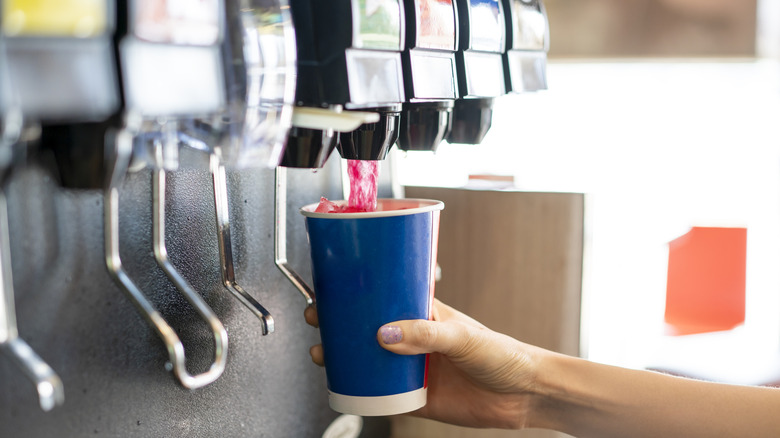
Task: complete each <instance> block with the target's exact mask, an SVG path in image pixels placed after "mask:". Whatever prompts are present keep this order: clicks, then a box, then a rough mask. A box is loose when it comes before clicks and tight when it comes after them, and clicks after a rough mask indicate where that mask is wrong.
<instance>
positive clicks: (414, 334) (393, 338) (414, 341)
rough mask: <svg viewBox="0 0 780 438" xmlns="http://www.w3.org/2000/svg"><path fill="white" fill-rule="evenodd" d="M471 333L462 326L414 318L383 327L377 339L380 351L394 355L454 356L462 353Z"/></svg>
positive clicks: (465, 326) (378, 332)
mask: <svg viewBox="0 0 780 438" xmlns="http://www.w3.org/2000/svg"><path fill="white" fill-rule="evenodd" d="M471 332H472V330H471V329H470V328H469V327H468V326H467V325H464V324H459V323H454V322H439V321H426V320H423V319H418V320H407V321H396V322H393V323H390V324H385V325H383V326H382V327H380V328H379V330H378V331H377V339H378V340H379V344H380V345H381V346H382V348H384V349H386V350H389V351H392V352H393V353H397V354H404V355H409V354H423V353H433V352H436V353H442V354H445V355H447V356H452V357H458V356H461V355H463V354H465V353H464V350H465V349H466V347H467V346H468V344H469V342H471V337H473V336H474V334H473V333H471Z"/></svg>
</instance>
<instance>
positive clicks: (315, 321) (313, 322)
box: [303, 304, 320, 327]
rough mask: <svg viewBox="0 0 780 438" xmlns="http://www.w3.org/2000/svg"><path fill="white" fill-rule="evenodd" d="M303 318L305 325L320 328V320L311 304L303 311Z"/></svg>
mask: <svg viewBox="0 0 780 438" xmlns="http://www.w3.org/2000/svg"><path fill="white" fill-rule="evenodd" d="M303 317H304V318H305V319H306V323H307V324H309V325H310V326H313V327H319V326H320V320H319V317H318V316H317V308H316V307H314V305H313V304H312V305H311V306H309V307H307V308H306V310H304V311H303Z"/></svg>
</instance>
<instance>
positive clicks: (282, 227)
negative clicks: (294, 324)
mask: <svg viewBox="0 0 780 438" xmlns="http://www.w3.org/2000/svg"><path fill="white" fill-rule="evenodd" d="M274 200H275V202H274V219H275V221H274V222H275V225H274V262H275V263H276V266H277V267H278V268H279V270H280V271H282V273H283V274H284V276H285V277H287V279H288V280H290V282H291V283H292V284H293V286H295V288H296V289H297V290H298V292H300V293H301V295H303V298H304V299H305V300H306V305H307V306H311V305H312V304H314V290H313V289H312V288H311V287H310V286H309V285H308V284H306V281H304V279H303V278H302V277H301V276H300V275H298V273H297V272H295V271H294V270H293V269H292V268H291V267H290V266H289V265H288V264H287V168H285V167H283V166H278V167H277V168H276V188H275V190H274Z"/></svg>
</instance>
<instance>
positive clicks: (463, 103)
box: [447, 98, 493, 144]
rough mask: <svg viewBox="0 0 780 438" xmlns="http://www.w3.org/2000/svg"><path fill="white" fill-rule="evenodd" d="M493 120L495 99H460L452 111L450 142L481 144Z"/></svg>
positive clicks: (448, 139) (448, 137) (448, 138)
mask: <svg viewBox="0 0 780 438" xmlns="http://www.w3.org/2000/svg"><path fill="white" fill-rule="evenodd" d="M492 120H493V99H492V98H487V99H459V100H456V101H455V108H454V110H453V111H452V130H451V131H450V134H449V135H448V136H447V141H448V142H450V143H463V144H480V143H482V140H483V139H484V138H485V135H486V134H487V132H488V131H489V130H490V125H491V124H492Z"/></svg>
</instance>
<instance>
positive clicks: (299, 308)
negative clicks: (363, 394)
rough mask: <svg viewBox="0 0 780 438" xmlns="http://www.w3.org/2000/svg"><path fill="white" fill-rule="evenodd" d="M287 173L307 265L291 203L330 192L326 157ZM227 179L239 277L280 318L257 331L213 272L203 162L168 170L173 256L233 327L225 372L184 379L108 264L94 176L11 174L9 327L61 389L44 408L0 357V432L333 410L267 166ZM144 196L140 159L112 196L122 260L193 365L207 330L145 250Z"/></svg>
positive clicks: (271, 428)
mask: <svg viewBox="0 0 780 438" xmlns="http://www.w3.org/2000/svg"><path fill="white" fill-rule="evenodd" d="M183 153H184V152H183ZM386 173H389V172H386ZM288 174H289V181H290V191H289V194H288V200H289V202H288V221H289V223H288V230H289V231H288V233H289V254H288V255H289V259H290V263H291V265H293V266H294V267H296V269H297V270H298V271H299V272H300V273H301V274H302V275H304V276H306V277H307V278H309V276H310V269H309V254H308V245H307V243H306V235H305V229H304V221H303V217H302V216H300V215H299V214H298V212H297V210H298V207H299V206H302V205H304V204H308V203H311V202H314V201H316V200H317V199H318V198H319V196H321V195H322V196H327V197H329V198H331V199H339V198H341V193H340V190H341V180H340V178H341V175H340V171H339V166H338V158H335V159H332V160H331V161H330V162H329V163H328V165H326V167H325V168H323V169H319V170H318V171H317V172H316V173H314V172H312V171H311V170H304V169H290V171H289V172H288ZM228 185H229V196H230V214H231V218H232V221H233V225H234V228H233V229H232V232H233V235H232V237H233V249H234V254H233V256H234V260H235V262H236V276H237V279H238V281H240V282H241V284H242V286H243V287H244V288H245V289H246V290H247V291H248V292H249V293H250V294H252V295H253V296H255V297H256V298H257V299H258V301H260V302H261V303H263V305H265V306H266V307H267V308H268V309H269V310H270V311H271V312H272V314H273V315H274V318H275V320H276V332H275V333H273V334H270V335H268V336H262V335H261V325H260V322H259V321H258V320H257V318H256V317H255V316H254V315H253V314H252V313H251V312H249V311H248V310H246V309H245V308H244V306H243V305H242V304H241V303H240V302H238V300H236V299H235V298H234V297H233V296H232V295H230V293H229V292H228V291H227V290H225V289H224V288H223V286H222V283H221V277H220V275H221V274H220V267H219V264H218V263H219V253H218V247H217V236H216V227H215V212H214V201H213V192H212V181H211V175H210V174H209V173H208V172H207V171H205V170H183V171H178V172H173V173H171V174H169V177H168V205H167V223H168V230H169V231H168V239H167V244H168V250H169V253H170V258H171V261H172V262H173V264H174V265H175V266H176V267H177V268H178V269H179V270H180V272H181V273H182V275H183V276H184V277H185V278H186V279H187V281H189V282H190V283H191V284H192V286H193V287H194V288H195V290H197V291H199V292H200V293H201V294H202V295H203V297H204V298H205V300H206V301H207V302H208V304H209V305H210V306H211V307H212V308H213V309H214V311H215V312H216V314H217V315H218V316H219V318H220V319H221V320H222V322H223V323H224V324H225V326H226V328H227V331H228V334H229V339H230V348H229V357H228V363H227V369H226V371H225V373H224V374H223V375H222V377H221V378H219V379H218V380H217V381H216V382H214V383H213V384H211V385H209V386H207V387H205V388H202V389H199V390H196V391H189V390H186V389H184V388H182V387H181V386H179V385H178V384H177V382H176V380H175V379H174V378H173V377H172V376H171V375H170V374H169V373H168V372H167V371H166V370H165V362H166V360H167V354H166V352H165V349H164V347H163V344H162V342H161V341H160V339H159V338H158V337H157V335H156V334H155V333H154V332H153V331H152V330H151V329H150V328H149V327H148V326H147V324H146V322H145V321H144V320H143V319H142V318H141V316H140V315H139V314H138V312H136V310H135V308H134V307H133V306H132V305H131V303H130V302H129V301H128V300H127V299H126V298H125V296H124V294H123V293H122V292H121V291H120V290H119V289H118V287H117V286H116V285H115V283H114V282H113V281H112V280H111V278H110V277H109V275H108V273H107V271H106V267H105V261H104V249H103V193H102V191H94V190H93V191H73V190H64V189H61V188H59V187H58V186H56V185H55V184H54V183H53V179H52V178H50V177H49V176H48V175H47V174H46V173H44V172H43V171H41V170H36V169H26V170H23V171H21V172H17V173H16V174H15V175H14V176H13V179H12V181H11V184H10V187H9V191H8V198H9V210H10V226H11V236H12V241H11V249H12V256H13V272H14V285H15V286H16V301H17V303H16V307H17V316H18V321H19V328H20V331H22V332H23V333H25V338H26V340H27V341H28V343H29V344H30V345H31V346H32V347H33V348H34V349H35V350H36V351H37V352H38V353H39V354H40V355H41V357H42V358H43V359H44V360H46V361H47V362H48V363H49V364H50V365H51V366H52V368H54V369H56V370H57V372H58V374H59V375H60V376H61V377H62V380H63V382H64V385H65V404H64V405H63V406H61V407H58V408H56V409H55V410H53V411H52V412H49V413H44V412H42V411H41V410H40V409H39V408H38V405H37V404H38V400H37V397H36V393H35V391H34V390H33V388H31V387H30V384H29V383H28V381H27V380H26V379H23V378H21V376H20V375H19V372H18V370H17V369H16V368H15V367H14V366H13V364H12V363H10V361H9V360H8V359H7V358H6V357H4V356H0V436H3V437H15V436H24V437H32V438H34V437H50V436H57V437H64V438H67V437H85V436H101V437H150V436H165V437H185V436H186V437H214V436H223V437H238V436H241V437H319V436H321V435H322V433H323V431H324V430H325V428H326V427H327V425H328V424H329V423H330V422H331V421H332V420H333V419H334V418H336V417H337V414H336V413H335V412H333V411H331V410H330V409H329V408H328V407H327V393H326V389H325V375H324V372H323V370H322V369H320V368H318V367H317V366H315V365H313V364H312V363H311V361H310V359H309V354H308V350H309V347H310V346H311V345H313V344H315V343H318V342H319V334H318V332H317V331H316V330H315V329H313V328H311V327H309V326H307V325H306V323H305V322H304V320H303V316H302V313H303V309H304V301H303V300H302V299H301V298H300V295H299V294H298V292H296V291H295V290H294V289H293V287H292V286H291V285H290V284H289V282H288V281H287V280H286V279H285V278H284V277H283V275H282V274H281V273H280V272H279V271H278V269H277V268H276V267H275V266H274V259H273V187H274V172H273V170H265V169H251V170H241V171H235V172H229V173H228ZM384 191H385V192H386V191H387V190H384ZM380 195H383V196H386V195H387V193H381V192H380ZM151 202H152V201H151V172H149V171H141V172H138V173H134V174H131V175H130V176H129V177H128V178H127V180H126V181H125V184H124V186H123V191H122V195H121V204H120V234H121V237H120V238H121V248H122V256H123V260H124V262H125V268H126V269H127V271H128V273H129V274H130V275H132V276H133V278H134V279H135V280H136V281H137V283H138V285H139V286H140V287H141V288H142V289H143V290H144V291H145V292H146V293H147V295H148V296H149V297H150V299H152V300H153V301H154V303H155V305H156V306H157V307H158V308H159V309H160V311H161V312H162V313H163V314H164V316H165V317H166V318H167V319H168V320H169V321H170V322H171V324H172V325H173V326H174V328H175V329H176V330H177V331H178V332H179V333H180V334H181V335H182V341H183V342H184V344H185V348H187V349H188V350H187V353H188V359H189V362H190V364H191V367H192V368H191V371H192V372H197V371H202V370H203V369H204V368H205V367H207V366H208V364H209V363H210V361H211V358H212V355H213V346H212V339H211V336H210V333H209V332H208V330H207V327H206V326H205V324H204V323H203V322H202V321H201V320H200V319H199V318H198V317H197V316H196V314H195V312H194V310H193V309H192V308H190V307H189V304H187V302H186V301H185V300H184V299H183V298H182V297H181V295H179V294H178V293H177V291H176V289H175V288H174V287H173V285H172V284H171V283H170V282H169V281H168V280H167V279H166V277H165V275H164V274H163V272H162V271H160V270H159V268H158V267H157V265H156V263H155V261H154V259H153V257H152V252H151V251H152V247H151V241H152V234H151V233H152V224H151ZM366 420H367V422H366V427H365V428H364V434H366V433H369V432H368V431H369V430H371V429H372V428H373V431H372V432H370V433H372V434H375V435H372V436H383V434H385V433H386V427H379V429H378V430H379V432H378V431H377V424H378V423H377V422H376V421H373V420H372V419H366ZM379 421H380V423H379V424H380V426H382V423H381V420H379ZM365 436H368V435H365ZM385 436H386V435H385Z"/></svg>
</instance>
